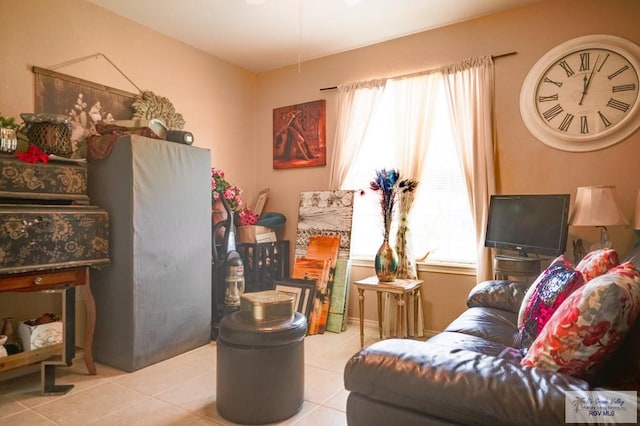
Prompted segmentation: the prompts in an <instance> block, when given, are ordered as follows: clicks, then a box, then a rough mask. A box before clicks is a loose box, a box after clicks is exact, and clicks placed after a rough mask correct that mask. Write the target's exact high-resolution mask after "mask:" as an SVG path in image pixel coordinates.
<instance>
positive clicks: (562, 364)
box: [521, 262, 640, 379]
mask: <svg viewBox="0 0 640 426" xmlns="http://www.w3.org/2000/svg"><path fill="white" fill-rule="evenodd" d="M639 312H640V273H638V271H637V270H636V269H635V268H634V267H633V264H632V263H630V262H626V263H624V264H622V265H620V266H617V267H614V268H612V269H611V270H610V271H609V272H608V273H606V274H604V275H600V276H599V277H596V278H594V279H593V280H591V281H590V282H588V283H587V284H585V285H584V286H583V287H581V288H579V289H578V290H576V291H575V292H574V293H573V294H571V295H570V296H569V297H568V298H567V300H566V301H565V302H564V303H563V304H562V305H561V306H560V308H559V309H558V310H557V311H556V313H555V314H554V315H553V316H552V317H551V319H550V320H549V322H548V323H547V325H546V326H545V327H544V328H543V329H542V331H541V332H540V335H539V336H538V337H537V338H536V339H535V341H534V342H533V344H532V345H531V347H530V348H529V351H528V352H527V354H526V355H525V357H524V358H523V359H522V361H521V364H522V365H528V366H536V367H541V368H545V369H548V370H552V371H558V372H560V373H565V374H569V375H572V376H574V377H578V378H582V379H588V378H589V377H590V376H592V375H593V374H594V373H595V372H596V371H597V369H598V367H600V366H601V365H602V364H603V363H604V361H605V360H606V358H607V357H608V356H609V355H610V354H611V353H612V352H613V351H614V350H615V349H616V347H617V346H618V344H619V343H620V342H621V341H622V339H623V338H624V336H625V333H626V332H627V330H628V329H629V328H630V327H631V325H632V324H633V322H634V321H635V320H636V318H637V316H638V313H639Z"/></svg>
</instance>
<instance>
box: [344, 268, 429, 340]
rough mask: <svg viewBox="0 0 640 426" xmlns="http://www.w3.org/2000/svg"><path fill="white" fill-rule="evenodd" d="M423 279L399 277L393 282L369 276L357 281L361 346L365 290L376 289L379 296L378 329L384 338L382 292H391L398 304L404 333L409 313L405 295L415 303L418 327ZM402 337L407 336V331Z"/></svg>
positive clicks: (415, 321)
mask: <svg viewBox="0 0 640 426" xmlns="http://www.w3.org/2000/svg"><path fill="white" fill-rule="evenodd" d="M422 282H423V281H422V280H404V279H397V280H395V281H392V282H381V281H379V280H378V277H376V276H373V277H368V278H365V279H363V280H359V281H356V282H355V283H354V285H355V286H356V288H357V289H358V307H359V311H360V312H359V313H360V347H363V346H364V324H363V322H364V291H365V290H374V291H375V292H376V295H377V297H378V329H379V331H380V339H382V294H383V293H391V294H393V295H394V296H395V299H396V303H397V304H398V323H399V324H400V329H401V330H403V333H405V331H406V330H407V314H406V310H405V306H404V298H405V295H407V294H409V295H410V297H411V299H412V301H413V304H414V310H413V312H414V315H413V321H414V328H415V329H417V327H418V303H420V287H421V286H422ZM401 337H407V335H406V333H405V334H404V335H403V336H401Z"/></svg>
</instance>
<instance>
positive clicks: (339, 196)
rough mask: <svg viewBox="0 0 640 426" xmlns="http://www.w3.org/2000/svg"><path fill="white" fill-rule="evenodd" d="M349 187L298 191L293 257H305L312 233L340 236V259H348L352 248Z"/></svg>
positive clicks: (351, 203)
mask: <svg viewBox="0 0 640 426" xmlns="http://www.w3.org/2000/svg"><path fill="white" fill-rule="evenodd" d="M353 197H354V191H352V190H339V191H305V192H301V193H300V203H299V208H298V229H297V231H296V247H295V255H296V257H305V256H307V247H308V245H309V240H310V239H311V237H312V236H314V235H321V236H338V237H340V251H339V253H338V258H339V259H348V258H349V253H350V251H351V226H352V222H353Z"/></svg>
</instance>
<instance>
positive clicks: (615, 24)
mask: <svg viewBox="0 0 640 426" xmlns="http://www.w3.org/2000/svg"><path fill="white" fill-rule="evenodd" d="M0 5H2V6H3V8H2V10H3V13H2V14H0V52H1V53H2V56H3V59H2V62H1V63H0V113H1V114H4V115H18V114H19V113H21V112H30V111H32V109H33V74H32V72H31V69H30V67H31V66H33V65H36V66H40V67H44V68H49V67H51V66H53V65H56V64H61V63H64V62H67V61H70V60H73V59H76V58H80V57H84V56H86V55H91V54H93V53H97V52H101V53H104V54H105V55H106V56H107V57H108V58H109V59H111V60H112V61H113V62H114V63H115V64H116V65H117V66H118V67H119V68H120V69H121V70H122V71H123V72H124V73H125V74H126V75H127V76H128V77H129V78H130V79H131V80H132V81H133V82H134V83H135V84H136V85H137V86H138V87H140V88H141V89H143V90H152V91H154V92H155V93H156V94H158V95H161V96H166V97H167V98H169V99H170V100H171V101H172V102H173V104H174V106H175V107H176V110H177V111H178V112H181V113H182V114H183V115H184V117H185V120H186V122H187V124H186V129H187V130H190V131H192V132H193V133H194V135H195V139H196V143H195V144H196V145H198V146H201V147H207V148H210V149H211V152H212V161H213V165H214V166H216V167H219V168H222V169H224V170H225V171H226V172H227V175H228V176H229V178H230V179H231V180H232V181H233V182H234V183H236V184H238V185H240V186H242V187H243V188H244V189H245V191H246V195H247V199H248V201H249V202H251V201H252V200H253V197H254V196H255V194H256V193H257V191H258V190H260V189H262V188H266V187H269V188H270V189H271V192H270V198H269V202H268V204H267V207H266V209H267V210H268V211H278V212H282V213H284V214H285V215H286V216H287V218H288V223H287V226H286V232H285V237H286V238H288V239H290V240H293V239H294V238H295V228H296V220H297V208H298V196H299V193H300V192H301V191H309V190H323V189H326V188H327V184H328V179H329V167H317V168H306V169H304V168H303V169H290V170H273V169H272V113H273V109H274V108H277V107H281V106H287V105H291V104H295V103H301V102H308V101H313V100H317V99H326V100H327V140H328V152H327V154H328V160H329V161H330V158H331V148H332V146H333V134H334V129H335V114H336V110H335V107H336V105H335V100H336V93H335V92H331V91H329V92H320V91H319V89H320V88H323V87H328V86H335V85H337V84H339V83H344V82H349V81H358V80H365V79H370V78H375V77H384V76H393V75H399V74H404V73H408V72H412V71H417V70H422V69H427V68H432V67H435V66H439V65H444V64H450V63H455V62H458V61H461V60H463V59H465V58H468V57H473V56H480V55H490V54H494V55H498V54H501V53H505V52H511V51H516V52H517V54H516V55H513V56H509V57H506V58H502V59H498V60H496V129H497V137H498V151H497V153H498V164H499V170H498V173H499V186H500V190H501V191H502V192H504V193H515V192H521V193H537V192H567V193H571V194H573V195H575V188H576V187H577V186H581V185H590V184H613V185H616V186H617V188H618V193H619V196H620V202H621V205H622V209H623V210H624V212H625V213H626V215H627V216H628V217H631V215H632V213H633V212H634V200H635V194H636V191H637V190H638V187H640V182H639V181H638V172H637V167H635V162H636V161H637V159H638V158H639V155H638V154H639V153H640V133H638V132H636V133H635V134H634V135H632V136H631V137H630V138H628V139H627V140H625V141H623V142H622V143H620V144H618V145H616V146H613V147H611V148H608V149H605V150H601V151H597V152H590V153H579V154H576V153H566V152H562V151H558V150H554V149H552V148H549V147H547V146H546V145H543V144H542V143H540V142H538V141H536V140H535V139H534V138H533V137H532V136H531V135H530V134H529V133H528V131H527V129H526V128H525V127H524V124H523V122H522V120H521V118H520V114H519V112H518V105H519V92H520V87H521V84H522V82H523V80H524V78H525V76H526V73H527V71H528V70H529V69H530V68H531V66H533V64H534V63H535V62H536V61H537V60H538V58H540V57H541V56H542V55H543V54H544V53H545V52H546V51H548V50H549V49H550V48H552V47H553V46H555V45H557V44H559V43H561V42H563V41H565V40H567V39H570V38H573V37H577V36H580V35H584V34H590V33H610V34H615V35H619V36H622V37H626V38H628V39H631V40H633V41H635V42H636V43H639V44H640V31H638V24H637V21H638V17H639V16H640V2H638V1H636V0H608V1H604V0H543V1H541V2H540V3H537V4H534V5H531V6H527V7H524V8H519V9H516V10H513V11H509V12H506V13H501V14H497V15H492V16H488V17H484V18H480V19H476V20H472V21H468V22H463V23H460V24H456V25H451V26H448V27H444V28H440V29H436V30H432V31H427V32H424V33H420V34H416V35H412V36H408V37H404V38H401V39H398V40H394V41H389V42H386V43H382V44H379V45H375V46H370V47H366V48H362V49H357V50H353V51H349V52H345V53H342V54H338V55H333V56H330V57H326V58H322V59H318V60H313V61H308V62H303V63H302V64H301V66H300V69H298V66H291V67H287V68H282V69H278V70H274V71H271V72H266V73H262V74H258V75H254V74H252V73H250V72H248V71H245V70H243V69H241V68H238V67H236V66H233V65H231V64H228V63H226V62H224V61H221V60H219V59H217V58H214V57H211V56H209V55H207V54H204V53H203V52H201V51H198V50H196V49H193V48H191V47H188V46H186V45H184V44H183V43H180V42H177V41H175V40H172V39H170V38H167V37H165V36H162V35H160V34H158V33H156V32H154V31H151V30H149V29H148V28H146V27H143V26H140V25H138V24H135V23H132V22H130V21H128V20H126V19H124V18H121V17H119V16H117V15H114V14H112V13H110V12H108V11H105V10H103V9H101V8H99V7H96V6H94V5H92V4H89V3H85V2H83V1H80V0H54V1H44V0H0ZM8 11H10V13H7V12H8ZM301 53H302V56H303V59H304V52H301ZM57 71H58V72H62V73H65V74H70V75H74V76H77V77H80V78H83V79H86V80H90V81H94V82H98V83H101V84H105V85H109V86H113V87H117V88H120V89H123V90H127V91H131V92H136V89H135V88H134V87H132V86H131V85H130V84H129V83H128V82H127V81H126V80H125V79H123V78H122V76H120V75H119V74H118V72H117V71H116V70H115V69H113V67H111V65H109V64H108V63H106V62H105V61H104V60H102V59H95V60H94V59H91V60H88V61H84V62H82V63H80V64H78V65H74V66H69V67H64V68H60V69H57ZM185 214H188V212H185ZM356 220H357V218H356ZM570 233H571V235H570V238H576V237H578V236H579V237H581V238H583V239H585V240H586V242H587V245H588V244H590V243H592V242H594V241H595V240H596V239H597V238H598V233H597V231H596V230H591V229H580V230H578V229H573V228H572V229H571V230H570ZM611 238H612V239H613V240H614V244H615V245H616V248H619V249H620V250H625V249H627V248H628V247H629V246H630V245H631V244H632V241H633V232H632V231H631V230H630V229H623V228H617V229H612V230H611ZM371 272H372V271H371V270H370V269H368V268H364V267H357V268H354V270H353V277H354V278H355V279H357V278H362V277H364V276H367V275H370V274H371ZM421 277H422V278H424V280H425V291H424V292H423V297H424V307H425V312H426V320H427V328H428V329H432V330H440V329H442V328H443V327H445V326H446V324H447V323H448V322H449V321H451V319H452V318H454V317H455V316H456V315H458V314H459V313H460V311H462V310H463V309H464V298H465V296H466V294H467V292H468V290H469V289H470V288H471V287H472V286H473V284H474V280H473V279H472V278H471V277H469V276H457V275H451V274H443V273H434V272H422V273H421ZM370 299H373V298H370ZM356 303H357V297H355V295H354V292H353V290H352V293H351V296H350V303H349V309H350V312H349V315H350V316H356V315H357V304H356ZM366 318H368V319H374V318H375V310H374V307H373V305H371V304H368V305H367V307H366Z"/></svg>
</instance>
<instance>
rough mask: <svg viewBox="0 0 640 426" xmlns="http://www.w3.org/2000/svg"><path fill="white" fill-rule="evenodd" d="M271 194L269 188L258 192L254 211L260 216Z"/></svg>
mask: <svg viewBox="0 0 640 426" xmlns="http://www.w3.org/2000/svg"><path fill="white" fill-rule="evenodd" d="M268 196H269V188H266V189H263V190H262V191H260V192H259V193H258V198H257V199H256V205H255V206H254V207H253V212H254V213H255V214H257V215H258V216H260V215H261V214H262V212H263V210H264V206H265V205H266V204H267V197H268Z"/></svg>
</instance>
